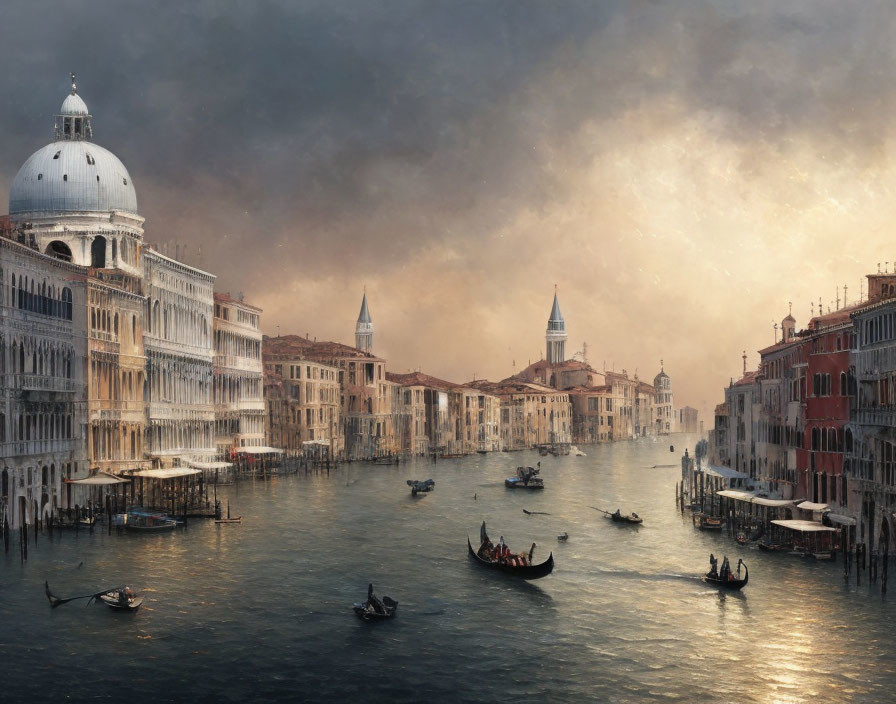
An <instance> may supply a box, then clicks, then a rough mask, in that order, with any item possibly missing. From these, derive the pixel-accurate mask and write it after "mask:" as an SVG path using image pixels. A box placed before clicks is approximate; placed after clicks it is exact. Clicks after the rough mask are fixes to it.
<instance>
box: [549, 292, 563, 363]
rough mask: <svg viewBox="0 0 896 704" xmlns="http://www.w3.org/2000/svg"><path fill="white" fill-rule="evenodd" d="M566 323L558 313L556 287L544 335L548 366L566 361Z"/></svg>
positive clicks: (558, 304)
mask: <svg viewBox="0 0 896 704" xmlns="http://www.w3.org/2000/svg"><path fill="white" fill-rule="evenodd" d="M566 340H567V335H566V322H565V321H564V320H563V314H562V313H560V303H559V302H558V301H557V287H556V286H554V305H553V307H552V308H551V317H550V318H548V329H547V331H546V333H545V341H546V343H547V350H546V354H545V358H546V359H547V361H548V364H560V363H561V362H563V361H565V360H566Z"/></svg>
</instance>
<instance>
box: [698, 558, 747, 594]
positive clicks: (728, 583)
mask: <svg viewBox="0 0 896 704" xmlns="http://www.w3.org/2000/svg"><path fill="white" fill-rule="evenodd" d="M740 564H741V565H742V566H743V568H744V578H743V579H722V578H721V577H719V576H718V575H713V574H712V573H710V572H707V573H706V574H705V575H703V581H704V582H706V583H707V584H711V585H713V586H715V587H722V588H723V589H732V590H737V589H743V588H744V587H745V586H747V582H748V581H750V573H749V571H748V570H747V564H746V563H745V562H744V561H743V560H741V561H740Z"/></svg>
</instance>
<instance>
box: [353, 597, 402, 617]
mask: <svg viewBox="0 0 896 704" xmlns="http://www.w3.org/2000/svg"><path fill="white" fill-rule="evenodd" d="M382 602H383V606H385V607H386V613H380V612H379V611H376V610H374V608H373V607H372V606H370V605H368V604H367V603H364V604H362V603H361V602H355V603H354V604H352V609H353V610H354V612H355V613H356V614H357V615H358V618H360V619H361V620H362V621H384V620H385V619H387V618H392V617H393V616H395V612H396V611H397V610H398V602H397V601H395V600H394V599H392V598H391V597H388V596H384V597H383V599H382Z"/></svg>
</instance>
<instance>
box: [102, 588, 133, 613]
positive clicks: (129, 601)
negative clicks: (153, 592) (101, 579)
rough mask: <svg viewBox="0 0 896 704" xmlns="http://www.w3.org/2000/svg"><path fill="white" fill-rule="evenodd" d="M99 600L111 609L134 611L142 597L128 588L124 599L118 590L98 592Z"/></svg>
mask: <svg viewBox="0 0 896 704" xmlns="http://www.w3.org/2000/svg"><path fill="white" fill-rule="evenodd" d="M99 600H100V601H102V602H103V603H104V604H105V605H106V606H108V607H109V608H110V609H112V610H113V611H136V610H137V609H139V608H140V605H141V604H142V603H143V597H142V596H137V595H136V594H134V593H133V592H131V591H130V590H128V591H127V592H126V593H125V598H124V599H122V598H121V596H120V592H108V593H106V594H100V595H99Z"/></svg>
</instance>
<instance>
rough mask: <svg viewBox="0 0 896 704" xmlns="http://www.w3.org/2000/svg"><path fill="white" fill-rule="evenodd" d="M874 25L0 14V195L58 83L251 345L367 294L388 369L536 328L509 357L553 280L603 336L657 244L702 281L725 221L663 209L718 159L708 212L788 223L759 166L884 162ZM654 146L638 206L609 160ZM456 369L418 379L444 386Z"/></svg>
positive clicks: (140, 6)
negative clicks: (225, 294)
mask: <svg viewBox="0 0 896 704" xmlns="http://www.w3.org/2000/svg"><path fill="white" fill-rule="evenodd" d="M894 14H896V13H893V12H892V11H891V9H890V7H889V6H888V5H887V4H884V3H874V2H861V3H860V2H855V3H844V2H833V1H828V2H815V1H812V2H809V1H808V0H807V1H806V2H792V3H779V2H749V3H745V2H730V3H724V2H699V1H694V2H674V3H666V2H646V1H632V2H627V3H626V2H593V1H589V2H547V1H545V2H537V3H536V2H518V1H513V2H511V1H506V2H458V1H452V2H362V1H361V0H358V2H351V3H334V2H301V3H298V2H271V1H266V2H264V1H262V2H254V1H246V2H232V3H224V2H191V3H174V2H133V3H131V2H120V1H117V0H116V1H112V0H107V1H99V0H98V1H95V2H72V1H69V2H65V3H62V4H59V3H56V2H52V3H41V2H6V3H4V4H3V6H2V8H0V43H2V47H3V49H2V51H3V61H4V67H5V71H4V76H3V78H2V79H0V80H2V84H3V95H4V101H3V102H2V104H0V197H2V198H4V199H5V189H6V187H7V186H8V184H9V183H10V181H11V180H12V177H13V176H14V174H15V171H16V169H17V168H18V166H19V165H20V164H21V163H22V162H24V160H25V159H26V158H27V156H28V155H29V154H30V153H31V152H33V151H34V150H35V149H36V148H38V147H39V146H41V145H42V144H43V143H44V142H45V141H47V140H48V138H49V135H50V128H51V125H52V114H53V113H54V112H55V110H56V109H57V106H58V104H59V103H60V102H61V100H62V98H63V97H64V94H65V90H66V85H67V83H66V75H67V72H68V71H69V70H74V71H76V72H77V73H78V82H79V86H80V91H81V94H82V96H83V97H84V99H85V100H86V102H87V104H88V106H89V107H90V109H91V112H92V114H93V115H94V131H95V136H96V140H97V141H98V142H99V143H101V144H103V145H104V146H106V147H108V148H110V149H111V150H112V151H113V152H114V153H116V154H117V155H118V156H119V157H120V158H121V159H122V160H123V161H124V163H125V164H126V165H127V166H128V168H129V170H130V171H131V174H132V175H133V177H134V179H135V183H136V185H137V195H138V200H139V204H140V211H141V214H142V215H144V216H145V217H146V218H147V225H146V227H147V239H148V240H150V241H157V242H158V241H165V240H169V239H171V238H177V239H178V240H179V241H181V242H183V243H189V245H190V247H191V248H192V249H193V251H195V248H197V247H198V246H200V245H201V247H202V250H203V259H202V262H201V264H202V266H203V267H204V268H207V269H209V270H211V271H213V272H216V273H217V274H218V275H219V277H220V283H221V287H222V288H223V289H225V290H226V289H231V290H237V289H243V290H245V291H246V292H247V294H248V295H249V296H250V297H252V298H253V300H257V301H259V302H263V303H264V305H265V306H266V308H267V310H268V312H267V314H266V327H267V329H268V330H273V329H274V328H273V326H274V325H275V324H281V325H282V326H284V330H286V329H293V328H299V329H301V330H302V331H304V330H305V329H309V330H312V331H315V330H316V331H318V332H319V333H320V334H321V335H322V336H324V335H327V336H335V335H336V334H339V335H341V336H342V337H344V334H342V333H337V332H336V331H337V330H343V329H345V327H346V325H347V324H348V323H350V320H346V319H345V318H344V316H345V315H346V313H345V312H344V311H345V310H347V309H351V313H350V314H349V315H354V314H356V311H355V310H354V308H356V304H355V301H354V299H355V298H356V295H355V291H356V289H359V288H360V285H361V284H362V283H363V282H367V283H369V284H371V286H372V287H373V288H374V289H377V288H378V291H379V294H380V297H379V298H378V299H374V300H373V301H372V306H373V309H374V314H375V316H376V312H377V310H379V311H381V313H380V315H381V317H380V319H379V321H378V322H380V323H382V322H384V319H385V321H387V322H392V323H393V333H392V335H393V341H392V345H393V349H394V350H396V352H397V350H400V349H403V348H404V347H406V345H405V344H404V343H403V342H402V341H401V340H400V339H399V338H400V335H399V334H397V328H398V327H399V325H402V324H404V323H405V322H407V324H408V325H411V324H419V325H421V326H426V324H427V322H428V321H431V320H433V319H434V318H438V319H442V320H444V322H445V324H446V325H463V324H467V323H469V321H470V320H473V321H476V324H478V325H480V326H482V328H483V329H484V330H487V331H488V333H487V334H488V335H490V336H491V338H492V339H493V340H494V341H495V342H493V343H488V344H492V345H493V349H491V348H490V349H491V351H492V352H494V351H495V350H497V349H504V347H501V346H500V345H499V344H498V342H497V340H505V342H506V343H507V344H510V343H509V342H507V341H506V338H507V337H508V336H510V337H512V336H513V334H514V333H513V332H512V331H514V329H515V328H518V327H519V326H520V322H519V321H518V320H516V321H504V322H503V323H502V321H501V320H500V319H498V318H496V317H495V315H496V311H502V312H506V313H509V314H513V313H515V314H516V315H517V316H520V315H522V314H523V313H525V315H527V316H531V317H532V318H534V320H535V321H536V322H535V323H534V325H533V326H532V327H533V330H532V332H531V335H530V336H529V337H528V338H527V341H526V342H525V346H526V349H527V350H528V352H527V354H530V353H531V352H533V351H535V350H533V349H532V348H533V347H535V345H536V344H538V345H539V346H540V342H536V341H537V339H538V337H539V336H540V330H539V328H540V326H541V325H542V324H543V321H542V318H544V317H545V315H546V313H547V310H546V309H545V310H542V308H545V304H544V302H543V301H544V299H545V298H546V297H549V295H550V288H549V287H550V286H551V284H553V283H554V282H567V286H568V289H569V290H570V296H574V295H581V296H582V297H586V298H587V297H589V296H593V300H589V301H588V303H587V305H584V304H583V306H582V311H581V315H582V316H583V317H584V316H588V321H589V324H591V325H594V326H595V327H596V326H597V325H598V321H600V324H601V327H602V326H603V325H604V324H605V322H604V321H608V320H611V321H615V323H616V324H622V322H624V319H625V317H626V316H629V317H632V316H641V317H643V316H649V315H651V312H652V311H654V310H655V305H656V304H655V299H656V294H657V289H658V288H659V287H666V286H668V282H667V281H663V282H662V283H660V281H661V280H662V277H661V276H660V277H659V278H658V275H657V274H656V272H648V271H643V272H642V273H640V274H639V273H638V266H636V265H634V264H633V262H639V260H640V259H642V258H649V257H650V256H651V250H650V249H649V248H651V247H655V243H656V242H657V241H660V242H662V237H663V235H664V231H665V230H668V231H669V232H679V233H680V236H679V239H678V240H677V241H678V245H677V249H676V250H675V251H676V252H677V253H679V252H684V253H687V255H688V256H694V255H695V253H696V254H702V255H703V256H704V257H713V258H715V257H718V258H719V260H718V261H716V260H714V261H716V264H715V266H716V268H717V269H718V268H723V269H724V268H725V266H724V263H725V258H728V259H730V258H731V257H735V258H736V257H737V256H738V254H737V249H736V247H737V246H740V245H738V244H732V243H728V242H726V241H719V239H718V238H717V237H713V236H710V235H707V236H706V237H701V234H700V232H698V231H694V229H693V228H700V227H701V226H702V225H701V223H705V222H709V221H712V222H713V227H714V228H717V229H718V228H725V227H726V223H725V221H724V220H723V219H721V216H719V217H717V216H715V215H713V214H712V213H710V214H709V215H707V214H705V213H701V214H700V216H699V218H698V219H697V221H696V222H693V223H691V222H677V221H675V222H670V218H673V219H674V218H678V219H679V220H680V219H682V218H683V217H684V216H683V215H682V214H681V213H677V212H676V213H674V214H673V215H669V214H666V213H665V209H666V206H667V205H668V206H669V207H672V203H673V201H674V199H675V198H676V197H678V196H676V195H675V194H674V191H675V190H676V189H678V190H680V189H682V188H687V187H688V184H687V183H686V182H687V181H691V182H692V183H693V184H696V183H699V182H700V180H701V179H702V178H704V177H706V173H705V171H706V169H707V168H708V167H707V166H706V163H705V162H709V161H711V160H712V158H713V157H714V156H716V155H718V154H719V153H720V152H721V151H724V150H725V149H729V148H730V149H731V153H730V161H731V164H732V165H731V166H730V168H727V170H725V173H728V172H729V171H730V172H731V173H733V176H732V177H731V178H732V179H733V185H732V191H731V192H727V191H726V192H724V193H718V194H716V197H718V198H720V199H721V198H724V199H725V202H724V204H718V205H717V206H716V209H717V210H718V211H719V212H722V211H724V212H730V211H731V210H732V209H734V210H736V209H737V208H739V207H741V205H742V202H747V203H749V202H751V201H750V197H749V195H745V194H751V193H754V192H756V193H760V195H758V196H755V197H756V198H759V200H760V202H762V203H764V202H765V201H764V200H763V198H764V197H765V196H764V193H763V189H764V188H766V187H765V186H763V185H762V184H765V183H772V184H774V185H772V186H768V188H771V189H774V190H775V191H776V192H777V193H778V194H781V198H782V199H785V198H786V199H787V202H788V203H789V204H790V207H791V208H808V207H810V206H811V205H812V204H813V203H815V202H816V199H818V200H822V201H823V200H824V198H825V197H826V196H825V195H824V194H822V195H819V194H818V193H816V190H817V189H813V188H802V189H801V188H800V187H799V184H797V185H794V179H792V178H789V177H788V178H785V177H784V176H780V175H779V174H778V170H779V169H780V166H779V164H780V163H781V162H782V161H786V160H787V159H788V158H789V157H790V156H791V155H792V153H793V152H795V151H799V152H800V153H803V152H806V151H808V152H810V153H813V154H815V155H817V156H818V158H820V159H827V160H828V161H827V163H828V164H832V163H836V164H845V165H850V164H851V165H854V166H855V167H856V168H858V169H867V168H872V167H874V166H875V165H877V166H879V165H880V163H881V161H882V160H884V161H885V149H884V145H885V144H886V141H887V139H888V138H889V137H890V128H889V115H890V114H891V113H892V110H891V108H892V101H893V97H892V93H893V91H892V88H891V83H892V76H893V75H894V68H896V65H894V64H896V61H894V56H893V51H894V50H893V48H892V46H893V43H892V41H891V40H890V38H891V37H892V35H893V29H894V19H893V15H894ZM666 141H668V142H670V143H671V144H672V145H673V146H672V147H668V148H666V151H665V152H662V153H667V152H668V149H670V148H672V149H678V150H681V156H680V158H678V160H677V161H675V162H670V164H673V165H674V169H675V171H674V172H671V171H670V175H669V177H668V183H669V184H673V186H672V187H670V188H669V190H668V191H664V190H663V187H662V186H664V183H661V184H660V186H661V187H660V188H659V191H657V192H656V193H654V191H652V190H651V189H653V188H655V187H656V184H650V183H642V181H643V177H644V174H645V173H649V172H650V171H651V170H652V169H653V168H654V166H655V162H653V161H648V162H647V163H642V162H640V161H637V158H636V157H632V159H633V161H632V165H625V164H622V162H624V161H625V160H626V159H627V158H629V157H628V152H627V151H626V145H630V146H631V149H630V153H631V154H638V153H639V151H638V150H639V149H645V148H646V146H647V145H662V144H665V143H666ZM657 148H659V147H657ZM644 154H653V152H644ZM645 158H647V157H645ZM650 158H651V159H652V158H654V157H650ZM620 164H622V165H620ZM626 168H629V169H633V170H630V171H629V172H626V171H625V169H626ZM672 168H673V166H668V165H667V169H672ZM718 168H720V169H722V168H723V167H722V166H719V167H718ZM720 181H724V179H719V178H715V179H712V178H710V179H708V181H707V183H708V184H709V185H708V186H706V188H704V191H707V190H708V189H709V188H712V187H715V186H716V184H718V183H719V182H720ZM583 184H586V185H583ZM675 184H678V185H675ZM666 185H668V184H666ZM695 190H699V189H696V188H695ZM667 196H668V198H669V201H668V202H667V201H666V197H667ZM656 198H660V199H661V200H660V201H657V200H656ZM651 199H653V200H651ZM729 199H730V200H729ZM645 203H647V204H648V205H649V207H648V206H647V205H645ZM698 205H699V206H700V207H702V205H703V204H702V203H699V204H698ZM641 206H644V207H641ZM712 206H713V204H711V203H710V207H712ZM639 208H640V209H641V210H644V211H652V210H655V211H657V212H658V215H657V218H658V219H657V221H656V222H655V223H651V222H649V218H647V217H646V216H641V217H640V219H638V218H637V217H635V215H634V214H633V213H635V212H636V211H638V210H639ZM694 209H695V208H693V207H692V208H690V210H691V211H693V210H694ZM771 217H772V216H771V215H769V218H771ZM748 224H749V226H750V227H753V226H754V225H756V224H755V223H752V222H750V223H748ZM744 227H745V228H746V227H747V225H746V224H745V225H744ZM755 230H756V231H755V236H756V237H757V238H759V239H762V238H763V237H768V238H773V237H775V236H777V234H775V233H776V231H775V230H774V229H770V230H769V233H770V234H765V232H764V230H763V228H762V227H761V225H756V227H755ZM657 233H659V235H658V234H657ZM657 236H659V237H660V240H656V239H655V238H656V237H657ZM757 256H758V255H757ZM346 285H351V286H352V287H353V288H352V292H351V294H349V298H350V299H351V300H350V302H349V303H347V302H346V300H345V298H346V295H347V292H346V291H345V286H346ZM623 285H624V286H626V287H627V294H626V300H627V301H628V305H631V306H634V308H632V309H631V310H628V309H626V310H625V311H624V314H622V315H617V313H618V311H615V310H610V309H608V308H607V307H606V306H607V305H609V303H606V301H607V300H608V299H609V298H611V297H612V296H613V295H614V292H618V290H619V287H620V286H623ZM526 286H531V287H532V290H525V291H524V290H521V287H526ZM423 288H425V289H426V290H425V291H424V290H423ZM546 289H547V293H546V292H545V290H546ZM785 295H786V294H785ZM530 296H531V299H530ZM409 298H410V302H409ZM599 300H603V301H605V303H603V304H600V303H597V302H596V301H599ZM284 301H285V302H284ZM511 303H512V304H513V305H511ZM504 306H507V308H505V307H504ZM389 310H393V311H395V315H394V320H390V319H389V317H388V311H389ZM564 310H566V308H564ZM459 311H466V315H467V318H466V319H464V318H463V317H462V316H461V315H460V313H459ZM722 314H723V313H722V312H721V311H720V312H719V315H722ZM765 317H767V315H766V314H765V313H763V320H764V318H765ZM333 319H337V320H336V323H335V324H332V325H331V327H328V324H329V321H332V320H333ZM665 320H666V319H664V322H663V324H661V325H659V327H658V329H659V330H661V332H662V334H667V333H668V334H675V332H676V330H675V329H674V328H672V329H668V330H666V329H665V328H663V325H665ZM580 322H585V321H580ZM648 324H650V322H649V321H648ZM526 325H530V323H528V322H527V323H526ZM380 329H382V328H380ZM408 334H410V333H408ZM589 334H591V333H589ZM619 334H621V335H624V334H625V331H624V330H620V332H619ZM658 334H659V333H658ZM527 335H528V333H527ZM530 338H531V339H530ZM379 339H381V340H382V339H383V338H382V337H381V338H379ZM654 342H655V343H656V346H659V345H660V344H661V340H659V339H657V340H654ZM384 344H385V343H384ZM440 344H442V343H440V342H438V341H434V342H433V343H432V346H431V347H427V346H426V345H425V344H421V343H414V344H412V345H411V348H412V352H411V353H408V356H406V358H403V359H401V364H402V365H413V364H417V363H422V364H429V362H428V358H435V357H438V355H439V350H440ZM513 344H515V345H517V346H519V345H520V344H523V343H521V342H519V341H518V340H517V341H514V343H513ZM606 344H607V345H608V347H609V348H610V349H609V351H608V356H611V357H612V356H614V355H615V356H617V358H618V357H623V356H624V355H626V354H630V355H631V356H635V357H636V356H637V354H636V353H635V352H628V353H627V352H626V350H625V349H624V348H622V347H621V346H617V348H615V349H614V347H613V344H611V343H610V342H609V341H608V342H607V343H606ZM734 344H737V345H739V344H741V343H739V342H737V343H734ZM415 345H416V346H415ZM504 346H505V347H506V344H505V345H504ZM536 349H537V348H536ZM463 354H467V353H463ZM463 354H461V356H463ZM516 354H517V350H516V348H515V349H514V351H513V352H510V353H507V352H506V350H505V356H509V355H516ZM410 355H413V356H410ZM474 356H475V353H473V352H470V353H469V354H467V358H466V360H465V361H464V363H463V365H461V366H459V367H457V368H451V369H439V368H435V369H429V371H432V372H434V373H436V372H440V373H443V374H446V375H447V374H449V373H454V374H457V375H462V374H463V373H466V370H469V369H470V368H471V366H472V365H473V364H474V362H473V361H472V359H473V357H474ZM653 356H659V355H652V356H651V359H652V357H653ZM667 357H668V355H667ZM637 361H638V360H637V359H636V360H635V362H637ZM642 361H643V360H642ZM501 365H504V366H506V361H505V360H504V359H503V358H502V359H501V361H500V365H499V364H497V363H496V366H495V367H494V368H493V369H492V370H485V371H486V372H488V373H491V374H493V375H497V374H500V371H497V367H498V366H501ZM461 369H463V370H464V371H463V372H461V371H460V370H461ZM480 371H482V369H481V367H480ZM725 374H726V375H727V372H725ZM713 383H715V381H714V382H713Z"/></svg>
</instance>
